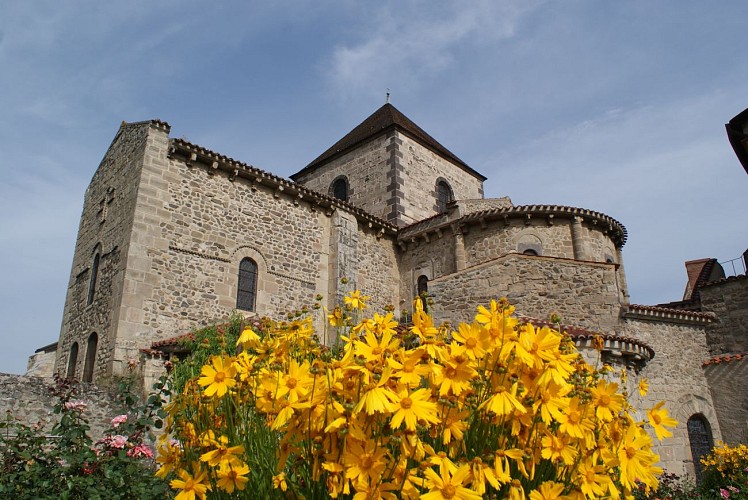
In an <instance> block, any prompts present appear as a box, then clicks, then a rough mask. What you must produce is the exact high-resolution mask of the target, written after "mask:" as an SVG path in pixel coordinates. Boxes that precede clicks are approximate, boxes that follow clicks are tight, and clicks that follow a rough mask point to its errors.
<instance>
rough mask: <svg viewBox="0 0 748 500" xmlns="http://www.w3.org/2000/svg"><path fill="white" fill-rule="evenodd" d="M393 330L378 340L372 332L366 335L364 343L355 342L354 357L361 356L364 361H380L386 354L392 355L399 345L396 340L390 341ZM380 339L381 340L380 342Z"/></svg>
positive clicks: (386, 332)
mask: <svg viewBox="0 0 748 500" xmlns="http://www.w3.org/2000/svg"><path fill="white" fill-rule="evenodd" d="M392 332H393V330H387V331H385V332H384V334H383V335H382V336H381V337H380V338H379V339H378V338H377V336H376V335H375V334H374V333H372V332H367V333H366V337H365V339H366V342H365V343H364V342H361V341H360V340H355V341H354V342H353V345H354V346H355V347H356V355H361V356H363V357H364V358H365V359H366V361H381V360H382V359H383V357H384V355H385V354H386V353H390V354H391V353H392V352H394V351H396V350H397V348H398V346H399V345H400V341H399V340H398V339H394V340H393V339H392ZM380 339H381V340H380Z"/></svg>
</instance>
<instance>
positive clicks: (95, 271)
mask: <svg viewBox="0 0 748 500" xmlns="http://www.w3.org/2000/svg"><path fill="white" fill-rule="evenodd" d="M100 260H101V255H100V254H99V252H96V254H95V255H94V258H93V262H92V263H91V278H90V279H89V281H88V297H87V298H86V305H90V304H91V303H92V302H93V300H94V295H95V294H96V281H97V280H98V279H99V261H100Z"/></svg>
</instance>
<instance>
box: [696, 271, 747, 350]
mask: <svg viewBox="0 0 748 500" xmlns="http://www.w3.org/2000/svg"><path fill="white" fill-rule="evenodd" d="M699 294H700V296H701V308H702V310H703V311H710V312H713V313H715V314H716V315H717V318H719V321H718V322H715V323H713V324H712V325H710V327H709V328H708V329H707V338H708V340H709V350H710V351H711V354H712V356H718V355H720V354H726V353H744V352H748V277H747V276H746V275H744V274H743V275H740V276H733V277H730V278H727V279H724V280H720V281H717V282H714V283H709V284H707V285H705V286H702V287H700V288H699Z"/></svg>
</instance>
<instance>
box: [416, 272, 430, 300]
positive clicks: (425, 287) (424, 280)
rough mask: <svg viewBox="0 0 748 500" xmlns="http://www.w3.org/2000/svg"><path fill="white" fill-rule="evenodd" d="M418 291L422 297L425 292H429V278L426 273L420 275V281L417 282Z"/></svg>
mask: <svg viewBox="0 0 748 500" xmlns="http://www.w3.org/2000/svg"><path fill="white" fill-rule="evenodd" d="M416 291H417V292H418V296H419V297H422V296H423V295H424V294H427V293H429V278H428V276H426V275H425V274H422V275H420V276H419V277H418V281H417V283H416Z"/></svg>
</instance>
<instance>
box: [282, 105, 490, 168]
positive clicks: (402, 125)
mask: <svg viewBox="0 0 748 500" xmlns="http://www.w3.org/2000/svg"><path fill="white" fill-rule="evenodd" d="M392 129H397V130H399V131H400V132H402V133H404V134H405V135H407V136H409V137H410V138H412V139H413V140H415V141H417V142H418V143H420V144H421V145H422V146H424V147H426V148H428V149H430V150H431V151H433V152H434V153H436V154H438V155H439V156H441V157H443V158H445V159H447V160H449V161H451V162H452V163H454V164H455V165H457V166H458V167H460V168H461V169H463V170H464V171H466V172H467V173H469V174H471V175H473V176H474V177H477V178H478V179H480V180H481V181H485V180H486V177H484V176H483V175H481V174H480V173H478V172H476V171H475V170H473V169H472V168H470V167H469V166H468V165H467V163H465V162H464V161H462V160H460V159H459V158H458V157H457V156H456V155H455V154H454V153H452V152H451V151H449V150H448V149H447V148H445V147H444V146H442V145H441V144H439V142H438V141H437V140H436V139H434V138H433V137H431V136H430V135H429V134H427V133H426V132H425V131H424V130H423V129H422V128H421V127H419V126H418V125H416V124H415V123H413V121H412V120H411V119H410V118H408V117H407V116H405V115H404V114H402V113H401V112H400V111H399V110H398V109H397V108H396V107H395V106H393V105H392V104H390V103H386V104H385V105H384V106H382V107H381V108H379V109H378V110H376V111H375V112H374V113H372V114H371V116H369V117H368V118H367V119H365V120H364V121H363V122H361V123H360V124H359V125H358V126H357V127H356V128H354V129H353V130H351V131H350V132H348V134H346V136H345V137H343V138H342V139H340V140H339V141H338V142H336V143H335V144H333V145H332V147H330V148H329V149H328V150H327V151H325V152H324V153H322V154H321V155H319V156H318V157H317V158H316V159H315V160H314V161H312V162H311V163H310V164H309V165H307V166H306V167H304V168H303V169H301V170H300V171H298V172H296V173H295V174H293V175H292V176H291V179H293V180H296V179H297V178H298V177H299V176H301V175H302V174H305V173H307V172H309V171H310V170H313V169H314V168H316V167H317V166H319V165H323V164H325V163H327V162H328V161H329V160H331V159H333V158H335V157H337V156H340V155H342V154H345V153H347V152H348V151H350V150H351V149H353V148H354V147H356V146H357V145H359V144H361V143H363V142H365V141H367V140H369V139H371V138H373V137H375V136H377V135H379V134H382V133H385V132H387V131H389V130H392Z"/></svg>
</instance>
